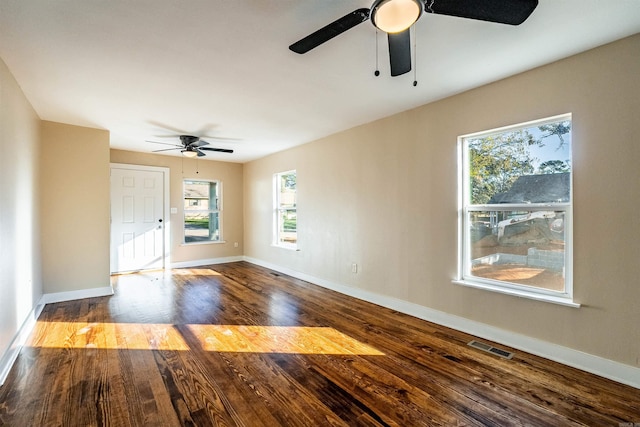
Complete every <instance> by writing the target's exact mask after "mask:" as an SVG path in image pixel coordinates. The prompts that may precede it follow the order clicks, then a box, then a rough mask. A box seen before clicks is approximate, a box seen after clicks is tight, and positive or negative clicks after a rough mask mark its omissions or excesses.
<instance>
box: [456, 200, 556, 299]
mask: <svg viewBox="0 0 640 427" xmlns="http://www.w3.org/2000/svg"><path fill="white" fill-rule="evenodd" d="M566 220H567V219H566V217H565V212H564V211H558V210H556V211H497V212H496V211H472V212H469V214H468V221H467V224H468V227H469V229H468V230H467V231H468V236H469V242H468V244H469V251H468V259H467V260H466V262H467V263H468V265H470V272H469V273H470V275H471V276H474V277H478V278H484V279H492V280H500V281H504V282H510V283H517V284H521V285H527V286H533V287H537V288H543V289H547V290H552V291H559V292H563V291H564V290H565V275H564V272H565V228H566Z"/></svg>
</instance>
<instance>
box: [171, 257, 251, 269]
mask: <svg viewBox="0 0 640 427" xmlns="http://www.w3.org/2000/svg"><path fill="white" fill-rule="evenodd" d="M238 261H244V257H243V256H228V257H222V258H208V259H198V260H193V261H179V262H172V263H171V265H170V267H169V268H190V267H201V266H203V265H209V264H224V263H227V262H238Z"/></svg>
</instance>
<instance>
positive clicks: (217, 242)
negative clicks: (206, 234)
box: [180, 240, 227, 246]
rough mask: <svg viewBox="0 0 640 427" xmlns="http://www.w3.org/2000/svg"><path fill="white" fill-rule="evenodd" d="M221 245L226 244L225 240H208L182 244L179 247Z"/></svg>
mask: <svg viewBox="0 0 640 427" xmlns="http://www.w3.org/2000/svg"><path fill="white" fill-rule="evenodd" d="M222 243H227V241H226V240H209V241H206V242H189V243H185V242H182V243H181V244H180V246H198V245H219V244H222Z"/></svg>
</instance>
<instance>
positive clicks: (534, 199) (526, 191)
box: [489, 172, 571, 204]
mask: <svg viewBox="0 0 640 427" xmlns="http://www.w3.org/2000/svg"><path fill="white" fill-rule="evenodd" d="M570 176H571V174H570V173H569V172H563V173H550V174H543V175H524V176H521V177H519V178H518V179H517V180H516V181H515V182H514V183H513V185H512V186H511V188H510V189H509V191H507V192H505V193H499V194H495V195H494V196H493V197H491V199H490V200H489V204H498V203H551V202H568V201H569V199H570V196H571V182H570Z"/></svg>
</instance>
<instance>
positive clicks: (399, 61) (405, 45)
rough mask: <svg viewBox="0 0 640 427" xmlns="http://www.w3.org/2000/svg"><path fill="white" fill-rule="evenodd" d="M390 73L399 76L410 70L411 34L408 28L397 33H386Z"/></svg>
mask: <svg viewBox="0 0 640 427" xmlns="http://www.w3.org/2000/svg"><path fill="white" fill-rule="evenodd" d="M387 36H388V39H389V61H390V62H391V75H392V76H399V75H401V74H404V73H408V72H409V71H411V35H410V33H409V28H407V29H406V30H404V31H401V32H399V33H387Z"/></svg>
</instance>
